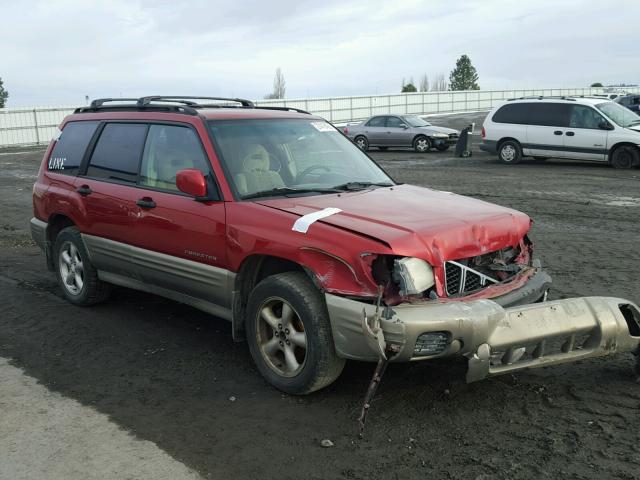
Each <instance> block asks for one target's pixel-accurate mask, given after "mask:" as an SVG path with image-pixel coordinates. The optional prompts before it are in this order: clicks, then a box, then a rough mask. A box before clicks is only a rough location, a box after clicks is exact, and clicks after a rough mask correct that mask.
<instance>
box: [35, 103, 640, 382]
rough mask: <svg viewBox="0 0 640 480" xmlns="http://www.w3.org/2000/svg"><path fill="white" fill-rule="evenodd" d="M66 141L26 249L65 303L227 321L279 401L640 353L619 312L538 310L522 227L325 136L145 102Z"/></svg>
mask: <svg viewBox="0 0 640 480" xmlns="http://www.w3.org/2000/svg"><path fill="white" fill-rule="evenodd" d="M212 102H213V103H212ZM216 102H217V103H216ZM234 102H235V103H234ZM235 105H237V108H233V107H232V106H235ZM208 107H211V108H208ZM213 107H215V108H213ZM60 129H61V135H60V136H59V138H57V139H55V140H53V141H52V142H51V144H50V145H49V148H48V149H47V151H46V153H45V155H44V159H43V162H42V165H41V167H40V170H39V172H38V177H37V181H36V183H35V185H34V188H33V207H34V214H35V216H34V217H33V218H32V219H31V233H32V236H33V239H34V240H35V242H36V243H37V244H38V245H39V246H40V247H41V248H42V249H43V250H44V252H45V257H46V264H47V266H48V268H49V269H51V270H52V271H54V272H55V274H56V276H57V280H58V283H59V285H60V288H61V290H62V293H63V295H64V296H65V298H66V299H67V300H68V301H69V302H71V303H72V304H74V305H80V306H88V305H93V304H96V303H99V302H101V301H104V300H105V299H107V297H108V295H109V292H110V287H111V285H120V286H124V287H129V288H133V289H138V290H142V291H146V292H151V293H154V294H157V295H162V296H165V297H167V298H169V299H172V300H176V301H179V302H183V303H185V304H188V305H192V306H194V307H196V308H198V309H201V310H203V311H205V312H208V313H210V314H213V315H216V316H218V317H222V318H224V319H227V320H229V321H230V322H231V329H232V334H233V338H234V339H235V340H238V341H240V340H245V339H246V341H247V342H248V345H249V350H250V352H251V355H252V357H253V359H254V361H255V364H256V366H257V368H258V370H259V371H260V373H261V374H262V375H264V377H265V378H266V379H267V380H268V381H269V382H270V383H271V384H272V385H274V386H275V387H277V388H279V389H280V390H283V391H285V392H289V393H293V394H305V393H309V392H312V391H314V390H318V389H320V388H322V387H325V386H327V385H329V384H330V383H332V382H333V381H334V380H335V379H336V378H337V377H338V376H339V375H340V372H341V371H342V368H343V366H344V364H345V360H346V359H355V360H363V361H377V360H379V359H380V358H386V359H387V360H391V361H396V362H406V361H418V360H429V359H434V358H438V357H453V356H464V357H466V358H467V359H468V364H469V372H468V374H467V380H468V381H475V380H479V379H481V378H484V377H487V376H491V375H497V374H500V373H506V372H512V371H515V370H519V369H523V368H530V367H536V366H543V365H544V366H546V365H552V364H555V363H564V362H567V361H571V360H578V359H584V358H587V357H592V356H602V355H608V354H611V353H614V352H627V351H632V350H635V349H637V348H638V345H639V343H640V309H639V308H638V307H637V306H636V305H634V304H633V303H631V302H629V301H627V300H621V299H618V298H608V297H588V298H573V299H565V300H557V301H552V302H546V303H535V302H541V301H544V300H546V295H547V291H548V289H549V286H550V284H551V279H550V277H549V275H548V274H547V273H545V272H544V271H543V270H542V269H541V267H540V263H539V261H538V260H536V259H534V252H533V244H532V243H531V241H530V240H529V237H528V232H529V228H530V225H531V220H530V219H529V217H528V216H527V215H525V214H524V213H521V212H518V211H515V210H512V209H510V208H505V207H501V206H498V205H493V204H490V203H487V202H484V201H481V200H475V199H472V198H467V197H463V196H459V195H455V194H453V193H450V192H438V191H435V190H431V189H428V188H421V187H416V186H411V185H402V184H397V183H395V182H394V181H393V179H392V178H391V177H389V175H387V174H386V173H385V172H384V171H383V170H382V169H381V168H380V167H379V166H378V165H376V164H375V163H374V162H373V161H372V160H370V159H369V157H367V156H366V155H365V154H364V153H363V152H361V151H360V150H359V149H358V148H356V147H355V146H354V145H353V143H352V142H350V141H349V140H347V139H346V138H345V137H344V136H343V135H342V134H341V132H339V131H338V130H337V129H335V128H334V127H333V126H332V125H330V124H329V123H327V122H326V121H325V120H323V119H322V118H320V117H316V116H313V115H309V114H307V113H306V112H302V111H297V110H296V111H293V110H291V109H276V108H275V107H274V108H270V107H256V106H254V105H253V103H252V102H250V101H248V100H239V99H219V98H202V97H199V98H189V99H186V98H185V97H143V98H141V99H131V100H126V99H117V100H111V99H101V100H96V101H94V102H92V103H91V105H90V106H89V107H83V108H79V109H77V110H76V111H75V113H74V114H72V115H70V116H68V117H66V118H65V119H64V121H63V122H62V125H61V126H60ZM567 248H570V247H567ZM558 339H560V340H562V342H564V343H562V342H561V345H562V347H561V348H560V347H558V349H553V348H552V340H553V341H556V340H558ZM545 345H546V347H545ZM221 360H222V361H224V359H221Z"/></svg>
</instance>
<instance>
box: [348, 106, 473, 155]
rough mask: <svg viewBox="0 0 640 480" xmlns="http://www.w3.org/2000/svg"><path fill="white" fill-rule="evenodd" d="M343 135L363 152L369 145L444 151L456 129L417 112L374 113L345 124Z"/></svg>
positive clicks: (457, 134)
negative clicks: (442, 125)
mask: <svg viewBox="0 0 640 480" xmlns="http://www.w3.org/2000/svg"><path fill="white" fill-rule="evenodd" d="M343 132H344V134H345V135H346V136H347V137H349V138H350V139H351V140H353V142H354V143H355V144H356V145H357V146H358V147H359V148H360V149H361V150H364V151H367V150H369V148H370V147H378V148H379V149H380V150H386V149H387V148H389V147H409V148H413V149H414V150H415V151H416V152H428V151H429V150H431V149H432V148H436V149H437V150H440V151H444V150H446V149H448V148H449V147H450V146H451V145H455V144H456V142H457V141H458V137H459V136H460V132H459V131H458V130H454V129H452V128H445V127H437V126H435V125H432V124H430V123H429V122H427V121H426V120H424V119H423V118H421V117H419V116H417V115H376V116H374V117H370V118H368V119H367V120H364V121H363V122H360V123H358V124H355V125H347V126H346V127H344V129H343Z"/></svg>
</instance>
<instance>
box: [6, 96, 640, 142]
mask: <svg viewBox="0 0 640 480" xmlns="http://www.w3.org/2000/svg"><path fill="white" fill-rule="evenodd" d="M624 90H625V91H626V92H629V93H640V88H639V87H634V88H625V89H624ZM602 92H603V89H601V88H547V89H518V90H469V91H460V92H418V93H403V94H396V95H371V96H359V97H331V98H303V99H283V100H258V101H256V102H255V103H256V104H258V105H265V106H266V105H273V106H280V107H294V108H300V109H302V110H306V111H308V112H311V113H314V114H316V115H320V116H322V117H324V118H326V119H327V120H329V121H330V122H334V123H345V122H351V121H356V120H362V119H364V118H367V117H370V116H371V115H379V114H383V113H398V114H404V113H410V114H420V115H423V114H433V113H456V112H468V111H481V110H489V109H490V108H491V107H493V106H494V105H496V104H497V103H498V102H502V101H504V100H506V99H509V98H515V97H526V96H538V95H544V96H563V95H593V94H598V93H602ZM74 108H75V107H73V106H66V107H42V108H40V107H36V108H15V109H11V108H8V109H0V147H2V146H19V145H40V144H47V143H49V141H50V140H51V138H52V137H53V136H54V135H55V132H56V127H57V126H58V125H59V124H60V122H61V121H62V119H63V118H64V117H65V115H68V114H70V113H72V112H73V110H74Z"/></svg>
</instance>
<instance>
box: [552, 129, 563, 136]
mask: <svg viewBox="0 0 640 480" xmlns="http://www.w3.org/2000/svg"><path fill="white" fill-rule="evenodd" d="M553 134H554V135H562V131H561V130H556V131H555V132H553Z"/></svg>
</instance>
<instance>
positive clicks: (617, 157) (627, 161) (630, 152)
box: [610, 145, 640, 169]
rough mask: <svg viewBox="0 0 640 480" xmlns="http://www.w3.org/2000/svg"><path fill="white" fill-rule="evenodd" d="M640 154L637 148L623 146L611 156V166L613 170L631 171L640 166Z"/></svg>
mask: <svg viewBox="0 0 640 480" xmlns="http://www.w3.org/2000/svg"><path fill="white" fill-rule="evenodd" d="M639 157H640V153H639V152H638V149H637V148H634V147H632V146H631V145H622V146H621V147H618V148H616V149H615V150H614V151H613V154H612V155H611V162H610V163H611V166H612V167H613V168H622V169H629V168H633V167H635V166H636V165H640V158H639Z"/></svg>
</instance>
